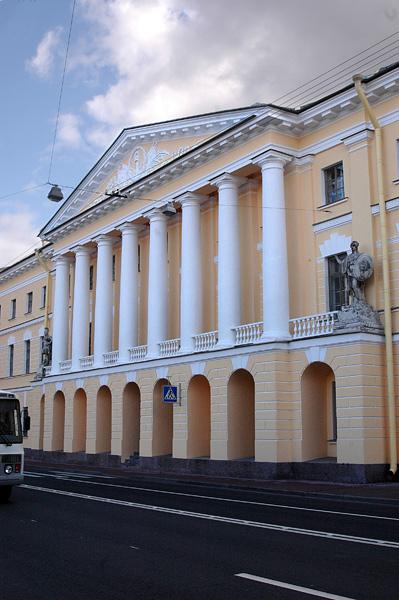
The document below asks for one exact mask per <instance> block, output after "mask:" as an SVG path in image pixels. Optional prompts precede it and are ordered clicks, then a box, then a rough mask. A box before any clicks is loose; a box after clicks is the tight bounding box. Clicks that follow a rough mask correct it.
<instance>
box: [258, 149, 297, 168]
mask: <svg viewBox="0 0 399 600" xmlns="http://www.w3.org/2000/svg"><path fill="white" fill-rule="evenodd" d="M291 160H292V156H290V155H289V154H284V152H280V151H279V150H266V152H262V154H258V156H255V158H253V159H252V162H253V164H255V165H258V166H259V167H261V169H262V170H263V169H275V168H279V169H283V168H284V166H285V165H286V164H287V163H289V162H290V161H291Z"/></svg>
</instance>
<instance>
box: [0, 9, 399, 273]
mask: <svg viewBox="0 0 399 600" xmlns="http://www.w3.org/2000/svg"><path fill="white" fill-rule="evenodd" d="M72 4H73V1H72V0H0V65H1V75H2V77H1V81H2V85H1V89H0V126H1V128H0V172H1V182H2V186H1V191H0V256H1V258H0V264H3V265H4V264H7V263H8V262H9V261H11V260H13V259H15V258H17V257H18V256H20V255H21V253H23V252H24V251H26V250H27V249H28V248H30V247H32V246H33V245H34V244H36V245H39V244H40V242H39V241H38V240H37V239H36V238H35V234H36V233H37V232H38V231H39V229H41V227H42V226H43V225H44V223H45V222H46V221H47V220H48V219H49V218H50V216H51V215H52V214H53V213H54V212H55V210H56V209H57V208H58V205H54V204H53V203H51V202H49V201H48V200H47V198H46V196H47V193H48V187H46V186H42V187H40V188H38V189H36V190H31V191H25V192H19V191H20V190H25V189H27V188H31V187H34V186H37V185H40V184H43V183H44V182H46V181H47V179H48V171H49V162H50V151H51V145H52V140H53V133H54V125H55V116H56V113H57V105H58V95H59V89H60V82H61V75H62V69H63V63H64V58H65V49H66V42H67V35H68V29H69V22H70V17H71V10H72ZM398 30H399V7H398V4H397V1H396V0H351V2H347V0H335V1H334V2H331V1H330V0H300V1H298V0H280V1H279V2H275V0H247V1H246V2H233V1H232V0H217V1H215V0H77V2H76V12H75V18H74V24H73V29H72V36H71V44H70V52H69V57H68V66H67V72H66V77H65V84H64V93H63V96H62V105H61V113H60V121H59V127H58V134H57V143H56V147H55V154H54V160H53V168H52V173H51V178H50V179H51V181H53V182H56V183H59V184H61V185H63V186H74V185H76V184H77V183H78V182H79V181H80V179H81V178H82V177H83V176H84V175H85V173H86V172H87V171H88V170H89V169H90V167H91V166H92V165H93V164H94V163H95V161H96V160H97V158H98V157H99V156H100V155H101V154H103V152H104V151H105V150H106V148H107V146H108V145H109V144H110V143H111V141H112V140H113V139H114V137H116V135H117V134H118V132H119V131H120V130H121V129H122V128H123V127H127V126H132V125H139V124H143V123H148V122H153V121H158V120H164V119H170V118H173V117H180V116H185V115H189V114H196V113H198V112H208V111H212V110H220V109H223V108H230V107H236V106H244V105H247V104H252V103H253V102H271V101H274V100H275V99H276V98H277V97H278V96H280V95H281V94H284V93H286V92H288V91H290V90H292V89H294V88H295V87H296V86H298V85H301V84H303V83H304V82H306V81H308V80H310V79H311V78H312V77H314V76H315V75H318V74H319V73H321V72H323V71H325V70H326V69H328V68H330V67H332V66H334V65H335V64H337V63H339V62H340V61H343V60H345V59H346V58H349V57H351V56H353V55H354V54H355V53H357V52H360V51H362V50H363V49H365V48H367V47H368V46H370V45H371V44H373V43H375V42H378V41H379V40H381V39H382V38H385V37H386V36H388V35H390V34H392V33H393V32H395V31H398ZM394 50H395V47H394V46H392V51H393V52H392V53H391V54H387V56H386V59H387V62H392V60H391V59H392V58H394V59H396V60H398V59H399V53H398V52H397V53H396V56H395V55H394ZM383 62H384V60H383V59H382V64H383ZM15 192H18V193H15ZM67 193H68V188H67V187H64V194H65V195H67ZM10 194H12V195H10ZM6 196H8V197H6Z"/></svg>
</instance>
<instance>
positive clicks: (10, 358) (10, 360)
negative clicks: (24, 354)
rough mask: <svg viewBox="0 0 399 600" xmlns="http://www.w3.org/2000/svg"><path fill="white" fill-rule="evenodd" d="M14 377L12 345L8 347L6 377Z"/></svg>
mask: <svg viewBox="0 0 399 600" xmlns="http://www.w3.org/2000/svg"><path fill="white" fill-rule="evenodd" d="M13 375H14V344H10V345H9V346H8V376H9V377H12V376H13Z"/></svg>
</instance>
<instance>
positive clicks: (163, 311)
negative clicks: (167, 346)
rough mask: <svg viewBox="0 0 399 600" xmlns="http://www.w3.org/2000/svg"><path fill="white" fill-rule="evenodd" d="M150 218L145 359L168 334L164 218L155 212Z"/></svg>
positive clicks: (166, 259)
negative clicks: (146, 347)
mask: <svg viewBox="0 0 399 600" xmlns="http://www.w3.org/2000/svg"><path fill="white" fill-rule="evenodd" d="M149 219H150V256H149V274H148V336H147V344H148V352H147V355H148V356H158V355H159V347H158V342H162V341H163V340H166V339H167V335H168V256H167V241H166V239H167V238H166V232H167V226H166V224H167V217H166V216H165V215H164V214H163V213H162V212H161V211H160V210H154V211H153V212H151V213H150V214H149Z"/></svg>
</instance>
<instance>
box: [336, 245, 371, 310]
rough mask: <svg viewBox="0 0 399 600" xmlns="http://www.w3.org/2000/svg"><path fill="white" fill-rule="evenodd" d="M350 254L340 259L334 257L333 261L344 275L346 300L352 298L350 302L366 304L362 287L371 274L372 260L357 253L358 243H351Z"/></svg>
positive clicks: (367, 255)
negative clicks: (355, 301)
mask: <svg viewBox="0 0 399 600" xmlns="http://www.w3.org/2000/svg"><path fill="white" fill-rule="evenodd" d="M351 250H352V252H351V254H348V255H347V256H345V258H343V259H340V258H339V257H338V256H337V255H335V260H336V261H337V263H338V264H339V265H340V267H341V271H342V273H344V274H345V287H346V294H345V295H346V298H347V299H348V300H349V298H350V297H351V296H352V299H353V300H352V301H354V300H358V301H359V302H366V298H365V295H364V285H365V282H366V281H367V279H369V278H370V277H371V276H372V274H373V259H372V258H371V256H370V255H369V254H365V253H364V252H359V242H356V241H353V242H352V243H351Z"/></svg>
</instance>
